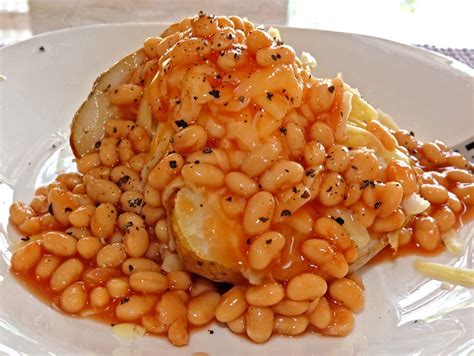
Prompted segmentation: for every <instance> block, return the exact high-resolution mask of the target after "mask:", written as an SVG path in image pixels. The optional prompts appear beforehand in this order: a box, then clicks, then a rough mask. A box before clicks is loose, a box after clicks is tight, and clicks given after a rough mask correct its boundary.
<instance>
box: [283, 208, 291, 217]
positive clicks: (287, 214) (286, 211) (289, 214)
mask: <svg viewBox="0 0 474 356" xmlns="http://www.w3.org/2000/svg"><path fill="white" fill-rule="evenodd" d="M280 216H291V211H289V210H288V209H284V210H282V212H281V214H280Z"/></svg>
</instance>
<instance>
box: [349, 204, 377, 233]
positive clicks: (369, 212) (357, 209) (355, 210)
mask: <svg viewBox="0 0 474 356" xmlns="http://www.w3.org/2000/svg"><path fill="white" fill-rule="evenodd" d="M351 210H352V215H353V216H354V217H355V219H356V220H357V221H358V222H359V223H360V224H361V225H362V226H364V227H365V228H368V227H370V226H372V224H373V223H374V220H375V210H374V209H372V208H369V207H368V206H367V205H365V204H364V203H363V202H361V201H358V202H357V203H355V204H354V205H353V206H352V207H351Z"/></svg>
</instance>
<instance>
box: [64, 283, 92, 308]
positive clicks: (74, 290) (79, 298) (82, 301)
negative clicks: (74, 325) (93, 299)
mask: <svg viewBox="0 0 474 356" xmlns="http://www.w3.org/2000/svg"><path fill="white" fill-rule="evenodd" d="M86 303H87V293H86V291H85V289H84V286H83V284H82V283H80V282H76V283H73V284H71V285H70V286H68V287H67V288H66V289H64V291H63V292H62V293H61V297H60V298H59V304H60V305H61V309H63V310H64V311H66V312H68V313H71V314H75V313H77V312H79V311H80V310H81V309H82V308H84V307H85V305H86Z"/></svg>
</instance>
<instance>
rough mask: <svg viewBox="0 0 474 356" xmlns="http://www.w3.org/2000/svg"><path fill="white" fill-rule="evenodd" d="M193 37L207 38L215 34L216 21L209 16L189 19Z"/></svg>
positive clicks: (204, 15) (203, 15)
mask: <svg viewBox="0 0 474 356" xmlns="http://www.w3.org/2000/svg"><path fill="white" fill-rule="evenodd" d="M191 26H192V29H193V35H195V36H197V37H208V36H210V35H213V34H215V33H216V32H217V21H216V19H215V18H214V16H211V15H206V14H202V15H198V16H195V17H193V18H192V19H191Z"/></svg>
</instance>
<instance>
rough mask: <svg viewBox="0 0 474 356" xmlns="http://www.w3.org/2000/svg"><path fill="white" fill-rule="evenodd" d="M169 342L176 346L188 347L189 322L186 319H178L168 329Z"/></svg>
mask: <svg viewBox="0 0 474 356" xmlns="http://www.w3.org/2000/svg"><path fill="white" fill-rule="evenodd" d="M168 340H169V341H170V342H171V343H172V344H173V345H174V346H186V345H187V344H188V342H189V334H188V329H187V322H186V320H184V319H178V320H176V321H175V322H173V324H171V325H170V327H169V329H168Z"/></svg>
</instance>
